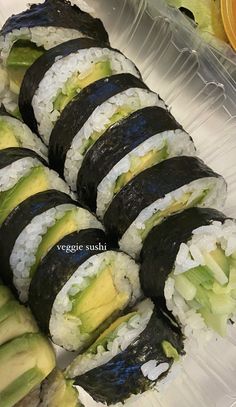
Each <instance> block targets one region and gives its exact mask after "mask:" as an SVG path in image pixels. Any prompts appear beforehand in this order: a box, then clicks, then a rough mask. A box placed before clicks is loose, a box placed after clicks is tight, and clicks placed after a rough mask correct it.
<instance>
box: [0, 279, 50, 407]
mask: <svg viewBox="0 0 236 407" xmlns="http://www.w3.org/2000/svg"><path fill="white" fill-rule="evenodd" d="M55 363H56V361H55V355H54V351H53V348H52V347H51V345H50V344H49V342H48V341H47V340H46V338H44V337H43V336H42V335H41V334H40V333H39V331H38V327H37V325H36V322H35V320H34V318H33V316H32V314H31V312H30V311H29V310H28V309H26V308H25V307H24V306H23V305H21V304H19V302H17V301H16V300H15V299H14V297H13V295H12V294H11V292H10V291H9V289H8V288H7V287H6V286H4V285H2V283H0V373H1V381H0V406H1V407H13V406H16V405H17V406H18V407H23V406H27V407H29V406H30V407H31V406H32V407H33V406H37V405H38V403H39V387H40V385H41V383H42V382H43V380H44V379H45V378H46V377H47V376H48V375H49V373H50V372H51V371H52V370H53V369H54V367H55ZM25 397H26V398H27V400H28V404H26V399H25ZM18 403H19V404H18Z"/></svg>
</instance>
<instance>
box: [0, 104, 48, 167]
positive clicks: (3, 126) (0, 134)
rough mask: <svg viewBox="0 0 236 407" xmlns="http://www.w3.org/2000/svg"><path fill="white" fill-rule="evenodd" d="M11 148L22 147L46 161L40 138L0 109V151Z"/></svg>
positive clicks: (45, 152)
mask: <svg viewBox="0 0 236 407" xmlns="http://www.w3.org/2000/svg"><path fill="white" fill-rule="evenodd" d="M11 147H23V148H28V149H30V150H33V151H35V152H36V153H37V154H39V155H40V156H41V157H43V158H44V159H45V160H47V158H46V157H47V154H48V152H47V147H46V146H45V145H44V144H43V143H42V141H41V140H40V138H39V137H38V136H36V135H35V134H34V133H32V131H31V130H30V129H29V127H27V126H26V125H25V124H24V123H22V122H21V121H20V120H18V119H16V118H15V117H13V116H11V115H10V114H8V113H7V111H6V109H5V108H4V106H3V105H2V106H1V107H0V150H4V149H6V148H11Z"/></svg>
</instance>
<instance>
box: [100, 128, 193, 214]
mask: <svg viewBox="0 0 236 407" xmlns="http://www.w3.org/2000/svg"><path fill="white" fill-rule="evenodd" d="M165 146H167V157H168V158H171V157H175V156H179V155H185V156H193V155H195V153H196V150H195V147H194V144H193V142H192V140H191V138H190V137H189V135H188V134H187V133H185V132H184V131H183V130H169V131H166V132H163V133H159V134H156V135H154V136H153V137H150V138H149V139H148V140H145V141H144V142H143V143H142V144H140V145H139V146H138V147H136V148H135V149H134V150H133V151H131V152H130V153H129V154H127V155H126V156H124V157H123V158H122V159H121V160H120V161H119V162H118V163H117V164H116V165H115V166H114V167H113V168H112V170H111V171H110V172H109V173H108V174H107V175H106V177H105V178H103V180H102V181H101V182H100V184H99V185H98V188H97V215H98V217H99V218H101V219H102V218H103V216H104V214H105V212H106V210H107V208H108V206H109V204H110V203H111V201H112V199H113V198H114V195H115V193H114V189H115V185H116V182H117V179H118V178H119V176H120V175H122V174H124V173H127V172H129V170H130V168H131V165H132V160H133V159H134V158H135V157H143V156H145V155H146V154H148V153H149V152H151V151H154V150H155V151H158V150H159V151H160V150H161V149H162V148H163V147H165Z"/></svg>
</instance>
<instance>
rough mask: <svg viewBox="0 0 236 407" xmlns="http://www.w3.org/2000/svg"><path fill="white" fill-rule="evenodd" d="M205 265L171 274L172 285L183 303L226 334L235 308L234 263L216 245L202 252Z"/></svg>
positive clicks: (207, 322)
mask: <svg viewBox="0 0 236 407" xmlns="http://www.w3.org/2000/svg"><path fill="white" fill-rule="evenodd" d="M202 255H203V256H204V259H205V263H206V265H205V266H198V267H195V268H193V269H190V270H188V271H186V272H185V273H182V274H179V275H174V274H172V278H174V280H175V289H176V290H177V292H178V293H179V294H180V295H181V296H182V297H183V298H184V300H185V301H186V303H187V304H188V305H189V306H190V307H191V308H194V309H195V310H196V311H197V312H199V313H200V314H201V315H202V317H203V319H204V321H205V323H206V325H207V326H209V327H210V328H212V329H214V330H215V331H217V332H218V333H219V334H220V335H221V336H225V335H226V331H227V322H228V320H229V319H230V317H231V315H232V314H233V313H235V311H236V295H235V294H236V264H235V259H234V257H233V256H230V257H226V255H225V253H224V251H223V250H222V248H221V247H220V246H218V247H217V248H216V249H215V250H214V251H212V252H209V253H207V252H203V253H202Z"/></svg>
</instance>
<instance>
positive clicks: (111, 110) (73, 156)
mask: <svg viewBox="0 0 236 407" xmlns="http://www.w3.org/2000/svg"><path fill="white" fill-rule="evenodd" d="M148 106H159V107H162V108H165V105H164V103H163V101H162V100H160V98H159V97H158V95H157V94H156V93H154V92H150V91H149V90H147V89H140V88H130V89H127V90H125V91H123V92H120V93H119V94H117V95H115V96H113V97H111V98H110V99H108V100H106V102H104V103H103V104H102V105H100V106H98V107H97V108H96V109H95V110H94V111H93V113H92V115H91V116H90V117H89V119H88V120H87V121H86V123H85V124H84V125H83V127H82V128H81V129H80V130H79V132H78V133H77V134H76V135H75V137H74V139H73V141H72V143H71V146H70V149H69V150H68V152H67V155H66V160H65V166H64V176H65V179H66V181H67V182H68V184H69V185H70V187H71V189H72V190H73V191H75V190H76V180H77V175H78V172H79V170H80V167H81V165H82V161H83V159H84V156H85V154H86V151H85V149H84V145H85V144H86V143H87V141H88V140H89V139H90V138H91V136H92V135H93V133H94V132H99V133H101V134H102V133H104V132H105V130H106V129H107V128H108V127H109V125H110V122H111V118H112V116H113V115H114V114H115V113H116V112H117V111H118V109H121V108H123V107H128V108H129V109H131V111H132V112H135V111H137V110H139V109H142V108H144V107H148ZM78 114H79V112H78ZM130 114H131V112H130Z"/></svg>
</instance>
